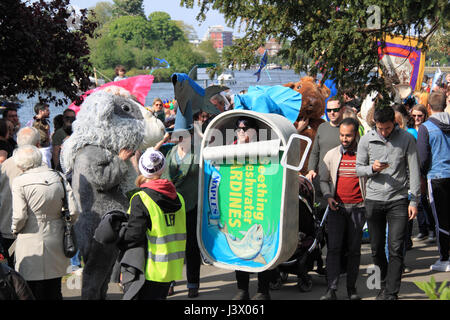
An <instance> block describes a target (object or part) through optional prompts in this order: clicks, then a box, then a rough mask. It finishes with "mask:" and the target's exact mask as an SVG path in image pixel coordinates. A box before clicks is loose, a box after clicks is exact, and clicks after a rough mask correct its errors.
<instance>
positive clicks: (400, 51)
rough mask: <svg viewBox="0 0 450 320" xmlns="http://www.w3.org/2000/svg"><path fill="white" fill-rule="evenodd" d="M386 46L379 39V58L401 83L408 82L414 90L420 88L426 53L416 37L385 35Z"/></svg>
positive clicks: (391, 74)
mask: <svg viewBox="0 0 450 320" xmlns="http://www.w3.org/2000/svg"><path fill="white" fill-rule="evenodd" d="M384 41H385V46H384V47H383V46H382V43H381V42H380V41H378V45H379V47H378V58H379V60H380V62H381V63H382V64H383V66H384V67H385V68H386V70H388V72H389V73H390V74H389V76H393V77H397V78H398V80H399V81H400V84H408V85H410V86H411V88H412V91H414V90H419V89H420V87H421V85H422V78H423V74H424V69H425V53H424V52H422V50H421V48H420V46H418V40H417V38H414V37H403V36H391V35H386V36H385V39H384Z"/></svg>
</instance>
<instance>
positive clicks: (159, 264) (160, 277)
mask: <svg viewBox="0 0 450 320" xmlns="http://www.w3.org/2000/svg"><path fill="white" fill-rule="evenodd" d="M177 194H178V197H179V199H180V202H181V209H180V210H178V211H176V212H172V213H164V212H163V211H162V210H161V208H160V207H159V206H158V205H157V204H156V203H155V201H153V199H152V198H151V197H150V196H149V195H148V194H147V193H145V192H144V191H138V192H136V193H135V194H134V195H133V196H132V197H131V200H133V198H134V197H135V196H136V195H139V196H140V197H141V200H142V203H143V204H144V205H145V207H146V208H147V211H148V213H149V215H150V219H151V221H152V229H151V230H149V229H147V231H146V234H147V247H148V256H147V263H146V266H145V279H146V280H150V281H156V282H170V281H173V280H181V279H182V272H183V264H184V256H185V250H186V211H185V206H184V199H183V197H182V196H181V194H179V193H177ZM131 200H130V203H131ZM130 209H131V206H130V208H129V209H128V211H127V213H128V214H130Z"/></svg>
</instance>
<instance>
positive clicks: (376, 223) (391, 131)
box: [356, 106, 420, 300]
mask: <svg viewBox="0 0 450 320" xmlns="http://www.w3.org/2000/svg"><path fill="white" fill-rule="evenodd" d="M374 120H375V128H374V129H372V130H370V131H369V132H368V133H367V134H365V135H364V136H363V137H362V138H361V140H360V142H359V145H358V152H357V159H356V173H357V175H358V176H360V177H366V178H367V183H366V198H365V207H366V218H367V224H368V227H369V233H370V241H371V247H372V257H373V260H374V264H375V265H376V266H378V267H379V268H380V270H381V291H380V293H379V294H378V296H377V299H378V300H380V299H386V300H396V299H397V295H398V292H399V291H400V284H401V276H402V269H403V260H404V252H403V246H404V240H405V237H406V231H407V230H406V228H407V223H408V218H409V220H411V219H414V218H415V217H416V215H417V203H418V199H419V196H420V174H419V160H418V156H417V150H416V142H415V140H414V137H413V136H412V135H411V134H409V133H408V132H407V131H405V130H402V129H400V128H399V127H398V125H396V124H395V113H394V110H393V109H392V107H390V106H384V107H377V108H376V109H375V114H374ZM408 168H409V169H408ZM408 172H409V188H410V192H411V194H408V176H407V175H408ZM409 197H410V200H408V199H409ZM386 223H387V224H388V226H389V228H388V230H389V231H388V242H389V244H388V245H389V262H388V261H387V258H386V254H385V251H384V247H385V242H386Z"/></svg>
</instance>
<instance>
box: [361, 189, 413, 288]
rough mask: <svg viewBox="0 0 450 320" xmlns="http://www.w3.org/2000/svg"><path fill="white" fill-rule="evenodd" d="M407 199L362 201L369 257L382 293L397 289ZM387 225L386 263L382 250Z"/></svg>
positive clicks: (405, 222) (400, 268)
mask: <svg viewBox="0 0 450 320" xmlns="http://www.w3.org/2000/svg"><path fill="white" fill-rule="evenodd" d="M408 205H409V201H408V199H406V198H405V199H401V200H397V201H374V200H368V199H366V201H365V206H366V218H367V225H368V227H369V233H370V245H371V248H372V258H373V262H374V264H375V265H376V266H378V267H379V268H380V272H381V279H380V280H381V286H382V287H384V288H385V294H386V295H394V296H396V295H397V294H398V293H399V291H400V284H401V277H402V272H403V260H404V246H405V238H406V233H407V224H408ZM386 223H387V224H388V226H389V227H388V249H389V263H388V261H387V258H386V253H385V251H384V248H385V243H386Z"/></svg>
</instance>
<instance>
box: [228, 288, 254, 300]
mask: <svg viewBox="0 0 450 320" xmlns="http://www.w3.org/2000/svg"><path fill="white" fill-rule="evenodd" d="M231 300H250V295H249V293H248V291H246V290H239V291H238V293H236V295H235V296H234V297H233V299H231Z"/></svg>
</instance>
